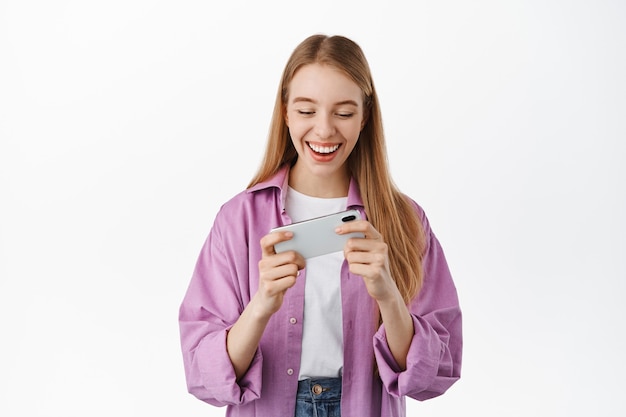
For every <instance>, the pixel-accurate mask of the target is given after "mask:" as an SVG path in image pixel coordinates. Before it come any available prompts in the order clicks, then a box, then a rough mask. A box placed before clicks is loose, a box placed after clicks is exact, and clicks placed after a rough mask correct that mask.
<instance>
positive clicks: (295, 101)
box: [291, 97, 359, 107]
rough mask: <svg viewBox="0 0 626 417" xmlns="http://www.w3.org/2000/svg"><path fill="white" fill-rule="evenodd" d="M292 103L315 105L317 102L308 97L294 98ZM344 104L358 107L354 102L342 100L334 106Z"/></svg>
mask: <svg viewBox="0 0 626 417" xmlns="http://www.w3.org/2000/svg"><path fill="white" fill-rule="evenodd" d="M291 102H292V103H299V102H306V103H313V104H317V101H315V100H313V99H312V98H308V97H296V98H294V99H293V100H292V101H291ZM344 104H349V105H352V106H355V107H359V103H357V102H356V101H354V100H343V101H339V102H337V103H335V104H334V105H335V106H343V105H344Z"/></svg>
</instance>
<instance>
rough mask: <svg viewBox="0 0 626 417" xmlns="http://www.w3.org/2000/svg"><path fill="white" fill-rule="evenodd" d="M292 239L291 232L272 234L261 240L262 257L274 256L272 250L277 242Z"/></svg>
mask: <svg viewBox="0 0 626 417" xmlns="http://www.w3.org/2000/svg"><path fill="white" fill-rule="evenodd" d="M292 237H293V233H292V232H272V233H268V234H267V235H265V236H263V237H262V238H261V242H260V244H261V252H262V254H263V256H270V255H274V254H275V253H276V251H275V250H274V245H275V244H277V243H279V242H284V241H286V240H289V239H291V238H292Z"/></svg>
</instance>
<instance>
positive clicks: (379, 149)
mask: <svg viewBox="0 0 626 417" xmlns="http://www.w3.org/2000/svg"><path fill="white" fill-rule="evenodd" d="M313 63H319V64H324V65H329V66H332V67H333V68H336V69H339V70H341V71H343V72H344V73H345V74H346V75H347V76H348V77H350V78H351V79H352V80H353V81H354V82H355V83H356V84H357V85H358V86H359V87H360V88H361V91H362V92H363V103H364V117H366V123H365V126H364V127H363V130H362V131H361V134H360V136H359V140H358V141H357V144H356V146H355V148H354V149H353V150H352V153H351V154H350V156H349V157H348V160H347V164H348V167H349V169H350V173H351V175H352V176H353V177H354V178H355V179H356V181H357V183H358V184H359V189H360V192H361V197H362V199H363V203H364V205H365V212H366V213H367V217H368V220H369V222H370V223H371V224H372V225H373V226H374V227H375V228H376V229H377V230H378V231H379V232H380V233H381V234H382V236H383V239H384V240H385V242H386V243H387V245H388V247H389V263H390V269H391V274H392V276H393V278H394V280H395V282H396V285H397V287H398V289H399V290H400V293H401V294H402V297H403V299H404V301H405V302H406V303H407V304H408V303H409V302H410V300H412V299H413V298H414V297H415V296H416V295H417V294H418V292H419V290H420V288H421V286H422V280H423V273H422V255H423V252H424V247H425V243H424V231H423V228H422V225H421V222H420V219H419V218H418V216H417V214H416V213H415V210H414V208H413V207H412V205H411V203H410V202H409V201H408V200H407V198H406V196H405V195H403V194H402V193H401V192H400V191H399V190H398V188H397V187H396V186H395V184H394V183H393V181H392V179H391V175H390V173H389V168H388V162H387V151H386V145H385V136H384V132H383V125H382V118H381V112H380V107H379V103H378V97H377V95H376V90H375V89H374V83H373V80H372V76H371V71H370V68H369V64H368V63H367V60H366V59H365V55H364V54H363V51H362V50H361V48H360V47H359V46H358V45H357V44H356V43H354V42H353V41H351V40H350V39H348V38H345V37H343V36H332V37H328V36H325V35H313V36H310V37H308V38H307V39H305V40H304V41H303V42H302V43H300V45H298V46H297V47H296V49H295V50H294V51H293V53H292V55H291V57H290V58H289V60H288V62H287V65H286V66H285V70H284V72H283V75H282V79H281V82H280V86H279V89H278V94H277V96H276V104H275V106H274V113H273V115H272V121H271V125H270V130H269V138H268V142H267V148H266V150H265V156H264V158H263V161H262V163H261V166H260V168H259V171H258V172H257V174H256V176H255V177H254V178H253V179H252V181H251V182H250V184H249V185H248V187H252V186H253V185H255V184H258V183H259V182H262V181H265V180H266V179H268V178H270V177H271V176H272V175H274V174H275V173H276V172H278V171H279V170H280V169H281V167H282V166H283V165H285V164H289V165H293V164H294V163H295V161H296V159H297V157H298V155H297V153H296V150H295V148H294V146H293V143H292V142H291V138H290V136H289V130H288V127H287V125H286V123H285V111H286V106H287V101H288V96H289V85H290V82H291V80H292V79H293V77H294V74H295V73H296V71H298V69H300V68H301V67H302V66H304V65H308V64H313Z"/></svg>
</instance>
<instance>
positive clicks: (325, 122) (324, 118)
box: [314, 114, 335, 139]
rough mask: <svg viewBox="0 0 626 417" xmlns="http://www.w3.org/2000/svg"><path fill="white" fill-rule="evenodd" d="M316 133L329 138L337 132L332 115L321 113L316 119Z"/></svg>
mask: <svg viewBox="0 0 626 417" xmlns="http://www.w3.org/2000/svg"><path fill="white" fill-rule="evenodd" d="M314 131H315V134H316V135H317V136H318V137H319V138H320V139H328V138H330V137H332V136H333V135H334V134H335V126H334V125H333V121H332V119H331V116H328V115H324V114H319V115H318V117H317V118H316V120H315V130H314Z"/></svg>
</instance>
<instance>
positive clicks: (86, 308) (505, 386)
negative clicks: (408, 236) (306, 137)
mask: <svg viewBox="0 0 626 417" xmlns="http://www.w3.org/2000/svg"><path fill="white" fill-rule="evenodd" d="M408 4H409V2H406V3H398V2H393V1H388V2H381V1H363V0H359V1H346V2H336V1H325V0H320V1H317V2H313V3H301V2H297V3H296V2H288V1H285V2H267V1H264V2H254V1H248V2H243V1H240V2H219V3H218V2H206V1H181V2H174V1H171V2H166V1H148V0H125V1H120V0H117V1H115V0H113V1H108V2H94V1H92V2H86V1H70V0H65V1H56V2H48V1H24V0H20V1H18V0H8V1H0V193H1V194H0V199H1V201H0V333H1V335H2V342H1V343H0V375H1V377H0V415H2V416H3V417H17V416H29V417H35V416H42V417H44V416H45V417H48V416H50V417H57V416H58V417H74V416H76V417H78V416H81V417H82V416H92V417H97V416H109V415H116V416H147V415H179V416H180V415H185V416H203V417H206V416H221V415H223V413H224V410H223V409H218V408H213V407H211V406H208V405H206V404H204V403H202V402H200V401H198V400H196V399H195V398H193V397H192V396H190V395H189V394H187V393H186V389H185V384H184V377H183V371H182V363H181V356H180V351H179V344H178V343H179V342H178V325H177V309H178V305H179V303H180V301H181V299H182V296H183V293H184V291H185V289H186V286H187V284H188V280H189V278H190V275H191V271H192V268H193V265H194V262H195V259H196V256H197V254H198V251H199V249H200V246H201V244H202V242H203V240H204V238H205V236H206V234H207V233H208V231H209V228H210V226H211V224H212V221H213V216H214V215H215V213H216V211H217V209H218V208H219V206H220V205H221V204H222V203H223V202H224V201H225V200H226V199H227V198H229V197H231V196H232V195H234V194H235V193H236V192H238V191H240V190H241V189H243V187H245V185H246V183H247V181H248V180H249V179H250V177H251V175H252V174H253V172H254V171H255V168H256V167H257V165H258V163H259V161H260V155H261V152H262V150H263V147H264V142H265V139H266V133H267V128H268V125H269V117H270V113H271V110H272V106H273V102H274V97H275V91H276V86H277V83H278V78H279V74H280V72H281V70H282V67H283V65H284V63H285V61H286V59H287V57H288V55H289V54H290V53H291V51H292V49H293V48H294V47H295V46H296V44H297V43H299V42H300V41H301V40H302V39H304V38H305V37H306V36H308V35H310V34H312V33H316V32H323V33H327V34H344V35H347V36H349V37H351V38H353V39H354V40H355V41H357V42H358V43H359V44H360V45H361V46H362V47H363V49H364V51H365V53H366V54H367V56H368V58H369V61H370V64H371V67H372V70H373V72H374V77H375V80H376V84H377V88H378V90H379V95H380V98H381V100H382V106H383V107H382V108H383V116H384V118H385V122H386V124H385V127H386V132H387V135H388V141H389V143H388V145H389V152H390V161H391V164H392V167H393V173H394V177H395V179H396V182H397V183H398V184H399V186H400V187H401V188H402V189H403V190H404V191H405V192H407V193H408V194H410V195H411V196H412V197H413V198H415V199H416V200H417V201H418V202H420V203H421V204H422V205H423V207H424V208H425V209H426V211H427V214H428V215H429V217H430V220H431V222H432V224H433V227H434V230H435V232H436V233H437V234H438V236H439V238H440V240H441V242H442V244H443V246H444V249H445V250H446V254H447V257H448V261H449V263H450V266H451V269H452V271H453V273H454V276H455V279H456V283H457V286H458V290H459V294H460V297H461V302H462V307H463V310H464V317H465V327H464V332H465V355H464V368H463V377H462V379H461V381H460V382H459V383H458V384H457V385H455V386H454V387H453V388H452V389H451V390H450V391H449V392H448V393H447V394H446V395H444V396H442V397H440V398H438V399H435V400H432V401H428V402H425V403H418V402H416V401H413V400H408V410H409V412H408V414H409V415H424V416H448V415H481V416H485V417H487V416H501V415H506V416H529V415H535V416H536V415H546V416H547V415H562V416H572V415H580V416H583V415H602V416H622V415H624V414H625V413H626V400H625V398H626V397H625V396H624V395H623V392H622V391H623V387H624V382H623V375H624V373H625V372H626V361H625V359H624V352H625V351H626V342H625V338H624V336H625V330H624V329H625V327H626V326H625V325H624V324H623V319H624V317H625V316H626V315H625V313H626V308H625V307H624V302H623V298H624V295H625V292H626V291H625V288H626V285H625V283H624V281H625V278H626V261H625V259H626V256H625V254H626V222H625V221H624V213H626V196H625V195H626V189H625V184H624V179H625V178H626V170H625V168H624V163H625V162H626V158H625V157H626V153H625V151H624V145H623V144H622V143H621V142H624V139H626V123H625V121H624V118H625V115H626V81H625V77H624V74H626V58H625V54H624V51H625V50H626V29H625V25H624V18H625V17H626V5H625V4H624V3H623V2H620V1H617V0H615V1H609V0H595V1H592V0H589V1H556V0H553V1H550V0H547V1H525V2H523V1H506V2H504V1H488V0H480V1H472V2H469V1H442V2H417V3H415V4H414V5H413V6H411V7H409V6H408Z"/></svg>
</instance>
